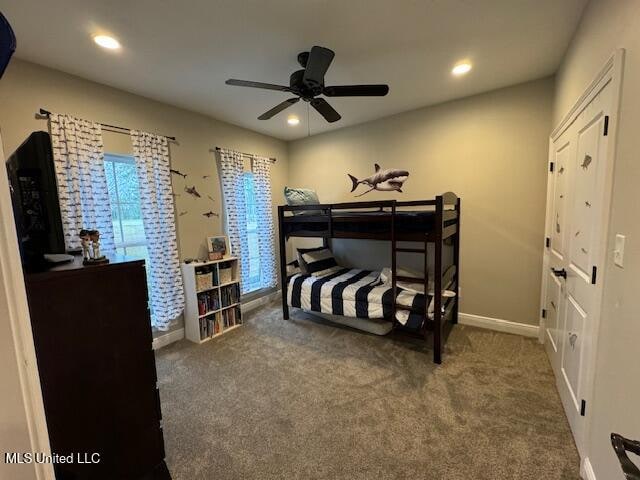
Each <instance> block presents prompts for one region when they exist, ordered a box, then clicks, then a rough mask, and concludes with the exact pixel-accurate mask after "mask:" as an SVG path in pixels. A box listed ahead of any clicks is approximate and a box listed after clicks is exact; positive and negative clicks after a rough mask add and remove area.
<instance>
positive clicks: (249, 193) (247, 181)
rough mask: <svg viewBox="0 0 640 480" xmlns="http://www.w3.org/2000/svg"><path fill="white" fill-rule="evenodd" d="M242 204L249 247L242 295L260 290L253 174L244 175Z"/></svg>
mask: <svg viewBox="0 0 640 480" xmlns="http://www.w3.org/2000/svg"><path fill="white" fill-rule="evenodd" d="M244 202H245V208H246V218H247V243H248V245H249V280H248V281H245V284H244V285H243V288H242V290H243V291H244V293H249V292H253V291H255V290H258V289H260V288H262V285H261V282H260V248H259V246H258V219H257V212H256V197H255V193H254V183H253V172H245V173H244Z"/></svg>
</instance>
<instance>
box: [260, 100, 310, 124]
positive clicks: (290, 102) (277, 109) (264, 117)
mask: <svg viewBox="0 0 640 480" xmlns="http://www.w3.org/2000/svg"><path fill="white" fill-rule="evenodd" d="M299 101H300V99H299V98H298V97H295V98H290V99H288V100H285V101H284V102H282V103H280V104H279V105H276V106H275V107H273V108H272V109H271V110H269V111H268V112H264V113H263V114H262V115H260V116H259V117H258V120H269V119H270V118H271V117H273V116H274V115H276V114H278V113H280V112H281V111H283V110H284V109H285V108H289V107H290V106H291V105H293V104H294V103H298V102H299Z"/></svg>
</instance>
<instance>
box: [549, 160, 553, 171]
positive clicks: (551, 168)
mask: <svg viewBox="0 0 640 480" xmlns="http://www.w3.org/2000/svg"><path fill="white" fill-rule="evenodd" d="M549 171H550V172H553V162H549Z"/></svg>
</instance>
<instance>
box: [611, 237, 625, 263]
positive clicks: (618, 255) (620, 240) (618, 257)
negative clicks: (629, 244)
mask: <svg viewBox="0 0 640 480" xmlns="http://www.w3.org/2000/svg"><path fill="white" fill-rule="evenodd" d="M624 241H625V236H624V235H620V234H619V233H618V234H617V235H616V246H615V248H614V250H613V263H615V264H616V265H618V266H619V267H623V266H624Z"/></svg>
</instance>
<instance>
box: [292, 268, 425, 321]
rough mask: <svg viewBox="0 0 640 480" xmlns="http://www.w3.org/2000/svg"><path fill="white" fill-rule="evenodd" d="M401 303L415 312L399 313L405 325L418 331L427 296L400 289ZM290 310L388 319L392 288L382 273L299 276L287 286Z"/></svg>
mask: <svg viewBox="0 0 640 480" xmlns="http://www.w3.org/2000/svg"><path fill="white" fill-rule="evenodd" d="M398 292H399V293H398V303H399V304H401V305H406V306H413V307H414V308H415V310H417V311H412V312H408V311H406V310H397V311H396V319H397V320H398V322H400V323H401V324H402V325H405V326H407V327H410V328H418V327H420V326H421V325H422V322H423V320H424V295H423V294H418V293H413V292H408V291H405V290H400V289H399V290H398ZM287 303H288V305H289V306H290V307H297V308H302V309H304V310H309V311H313V312H321V313H328V314H332V315H342V316H345V317H358V318H386V319H389V320H390V319H391V318H392V315H393V291H392V289H391V285H389V284H385V283H382V281H381V280H380V272H376V271H371V270H358V269H348V268H342V269H340V270H338V271H336V272H334V273H332V274H330V275H326V276H323V277H317V276H313V275H305V274H301V273H300V274H297V275H294V276H293V277H291V279H290V280H289V284H288V287H287Z"/></svg>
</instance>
